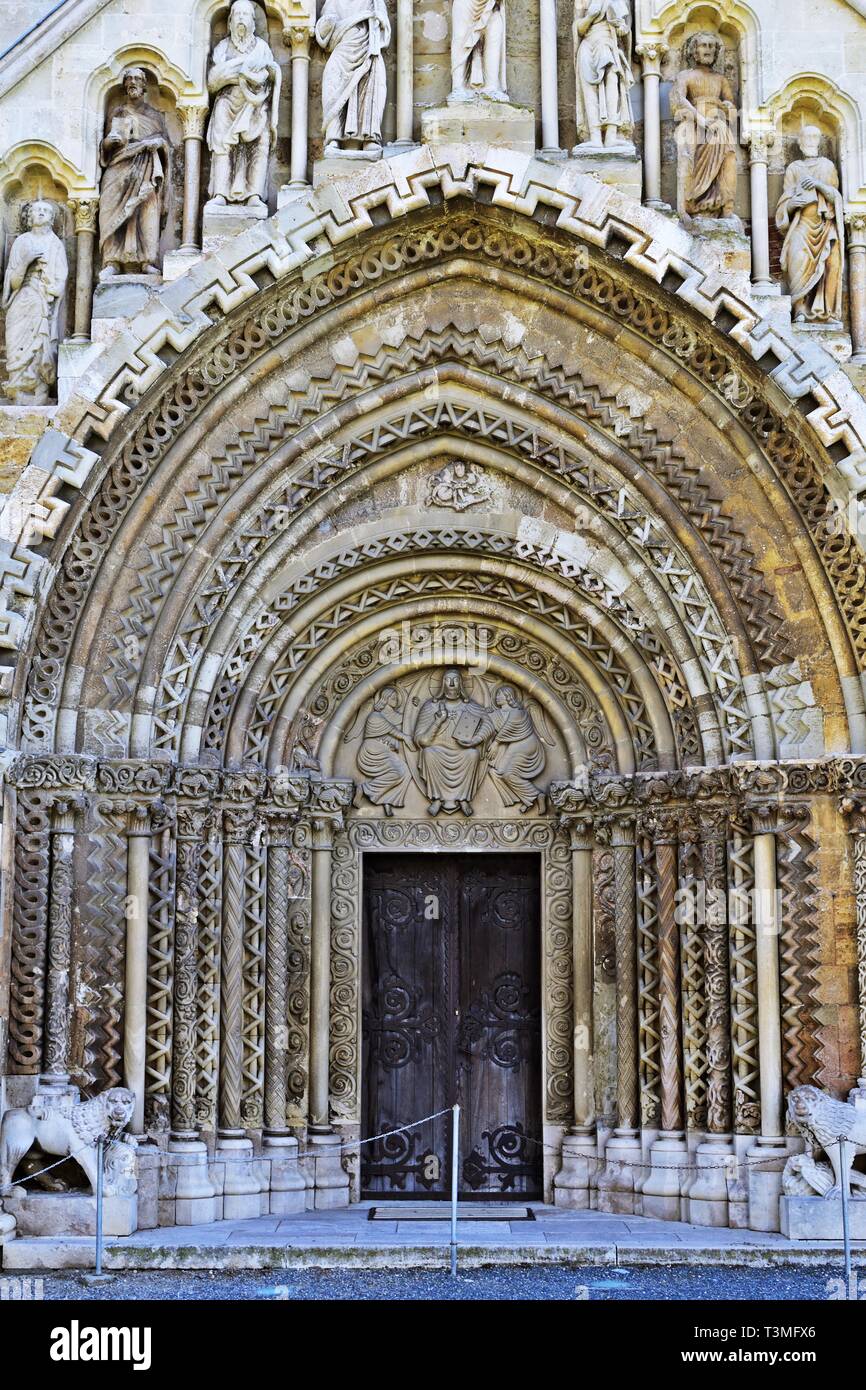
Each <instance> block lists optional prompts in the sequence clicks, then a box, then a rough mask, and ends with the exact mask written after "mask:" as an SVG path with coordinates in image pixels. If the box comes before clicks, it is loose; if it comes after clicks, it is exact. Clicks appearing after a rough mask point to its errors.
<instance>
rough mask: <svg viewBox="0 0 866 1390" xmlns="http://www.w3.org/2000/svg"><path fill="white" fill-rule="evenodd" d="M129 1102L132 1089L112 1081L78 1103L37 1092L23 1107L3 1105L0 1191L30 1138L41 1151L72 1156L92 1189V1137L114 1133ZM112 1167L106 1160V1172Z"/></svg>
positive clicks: (130, 1108) (123, 1121) (7, 1186)
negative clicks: (94, 1094) (103, 1088)
mask: <svg viewBox="0 0 866 1390" xmlns="http://www.w3.org/2000/svg"><path fill="white" fill-rule="evenodd" d="M134 1108H135V1097H134V1095H133V1093H132V1091H128V1090H126V1088H125V1087H123V1086H114V1087H112V1088H111V1089H110V1090H108V1091H103V1092H102V1094H101V1095H98V1096H95V1097H94V1098H93V1100H85V1101H81V1102H79V1103H75V1102H73V1101H72V1098H71V1096H69V1094H68V1093H67V1094H66V1095H64V1096H62V1097H59V1098H58V1097H56V1096H50V1095H46V1094H45V1093H44V1092H42V1093H40V1092H37V1093H36V1095H35V1096H34V1097H33V1099H32V1101H31V1102H30V1104H29V1105H28V1107H27V1109H26V1110H25V1109H23V1108H22V1109H15V1110H7V1111H6V1114H5V1115H4V1116H3V1122H2V1125H0V1193H2V1192H8V1191H9V1190H10V1186H11V1183H12V1178H13V1176H14V1173H15V1169H16V1168H17V1167H18V1164H19V1163H20V1162H21V1159H22V1158H23V1157H24V1155H25V1154H26V1153H27V1152H28V1151H29V1150H30V1149H31V1148H32V1146H33V1145H34V1144H38V1145H39V1146H40V1148H41V1149H42V1150H43V1152H44V1153H46V1154H56V1155H58V1157H63V1158H67V1157H68V1158H74V1159H75V1160H76V1162H78V1163H80V1164H81V1167H82V1168H83V1169H84V1173H85V1175H86V1177H87V1180H88V1182H89V1183H90V1186H91V1188H92V1190H93V1191H94V1192H95V1191H96V1164H97V1157H96V1153H97V1151H96V1144H97V1140H99V1139H111V1138H113V1137H115V1136H117V1135H119V1134H120V1131H121V1130H122V1129H124V1128H125V1127H126V1126H127V1125H128V1124H129V1121H130V1120H131V1118H132V1112H133V1110H134ZM123 1166H124V1165H121V1167H123ZM112 1172H113V1168H112V1167H111V1165H107V1167H106V1173H107V1174H109V1175H110V1174H111V1173H112ZM127 1180H128V1177H127ZM109 1187H110V1182H107V1183H106V1190H109Z"/></svg>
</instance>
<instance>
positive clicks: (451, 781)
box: [414, 667, 496, 816]
mask: <svg viewBox="0 0 866 1390" xmlns="http://www.w3.org/2000/svg"><path fill="white" fill-rule="evenodd" d="M495 732H496V726H495V724H494V722H493V719H492V718H491V715H490V711H489V710H487V709H485V707H484V705H480V704H478V702H477V701H476V700H473V699H472V697H471V696H470V695H469V693H468V691H467V690H466V688H465V685H464V679H463V676H462V674H461V672H460V671H458V670H456V669H455V668H453V667H452V668H451V669H449V670H447V671H446V672H445V674H444V675H443V677H442V685H441V688H440V691H439V694H438V695H433V696H432V697H431V698H430V699H429V700H426V701H425V702H424V704H423V705H422V706H421V709H420V711H419V713H418V719H417V722H416V724H415V736H414V743H415V746H416V747H417V748H418V749H419V750H420V751H419V754H418V772H419V775H420V778H421V782H422V784H423V786H424V788H425V791H426V794H427V797H428V800H429V803H430V804H429V807H428V810H429V812H430V814H431V816H435V815H438V814H439V812H440V811H457V810H460V811H462V812H463V814H464V815H465V816H471V815H472V798H473V797H474V795H475V793H476V792H477V790H478V788H479V786H480V785H481V783H482V781H483V780H484V778H485V776H486V775H487V767H488V758H487V750H488V747H489V744H490V742H491V740H492V738H493V736H494V734H495Z"/></svg>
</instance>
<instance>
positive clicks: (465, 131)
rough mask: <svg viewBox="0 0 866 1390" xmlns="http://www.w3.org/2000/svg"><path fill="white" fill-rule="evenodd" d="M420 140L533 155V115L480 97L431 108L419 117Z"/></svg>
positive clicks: (507, 103) (521, 109) (433, 143)
mask: <svg viewBox="0 0 866 1390" xmlns="http://www.w3.org/2000/svg"><path fill="white" fill-rule="evenodd" d="M421 140H422V142H423V143H424V144H425V145H506V146H507V147H508V148H509V149H512V150H518V151H520V152H521V153H526V154H532V153H533V151H534V150H535V112H534V111H530V110H528V108H527V107H525V106H512V105H511V104H510V102H507V101H489V100H486V99H485V98H483V97H478V98H477V100H475V101H455V102H454V103H453V104H450V105H448V106H431V107H429V108H428V109H427V110H426V111H422V113H421Z"/></svg>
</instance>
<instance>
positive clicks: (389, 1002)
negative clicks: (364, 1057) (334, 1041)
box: [364, 975, 438, 1071]
mask: <svg viewBox="0 0 866 1390" xmlns="http://www.w3.org/2000/svg"><path fill="white" fill-rule="evenodd" d="M421 1001H422V993H421V990H420V989H410V988H409V986H408V985H407V983H406V981H405V980H401V979H400V977H399V975H391V976H389V977H388V979H386V980H382V981H380V982H379V983H378V986H377V989H376V993H375V996H374V998H373V1002H372V1006H371V1008H370V1009H369V1010H368V1012H367V1013H366V1015H365V1018H364V1028H365V1029H366V1031H367V1035H368V1037H369V1040H370V1059H371V1060H372V1061H376V1062H378V1063H380V1065H381V1066H382V1067H383V1069H384V1070H385V1071H395V1070H396V1069H397V1068H399V1067H405V1066H408V1064H409V1063H410V1062H411V1061H412V1060H413V1059H414V1058H417V1057H420V1056H421V1054H422V1052H423V1048H424V1044H425V1043H426V1042H429V1041H430V1040H432V1039H433V1038H435V1036H436V1034H437V1032H438V1020H437V1019H436V1018H435V1016H434V1014H433V1010H432V1009H430V1008H427V1009H422V1008H421Z"/></svg>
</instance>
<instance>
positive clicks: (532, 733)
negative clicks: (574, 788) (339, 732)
mask: <svg viewBox="0 0 866 1390" xmlns="http://www.w3.org/2000/svg"><path fill="white" fill-rule="evenodd" d="M344 747H345V750H346V754H345V760H344V765H343V766H341V768H340V775H341V776H350V777H353V778H354V779H355V783H356V794H355V807H356V808H357V809H362V808H367V809H369V808H377V809H380V810H381V811H382V812H383V814H384V815H386V816H393V815H394V814H395V812H397V813H403V812H405V813H406V814H407V815H419V814H421V815H423V814H424V813H425V812H426V814H428V815H431V816H440V815H441V816H445V815H453V814H459V815H463V816H471V815H474V814H490V815H501V814H502V813H503V811H511V812H514V811H518V812H519V813H521V814H524V815H525V814H528V813H531V812H538V813H539V814H544V812H545V810H546V795H545V793H546V788H547V786H548V785H549V783H550V782H551V781H552V780H554V779H555V778H556V777H557V776H558V775H559V773H558V769H560V768H563V767H565V766H566V765H567V759H566V756H565V753H564V750H563V748H562V745H561V742H560V739H559V737H558V736H557V734H556V732H555V731H554V729H553V728H552V726H551V721H550V719H549V716H548V714H547V713H546V711H545V710H544V709H543V707H542V706H541V705H540V703H539V702H538V701H537V700H535V699H533V698H532V697H528V696H526V695H525V694H524V692H522V691H521V690H519V689H518V688H517V687H516V686H515V685H512V684H509V683H508V682H507V681H501V680H499V679H498V678H497V677H495V676H493V675H491V673H490V672H485V673H484V674H483V675H481V674H479V673H478V672H476V671H472V672H470V671H468V670H465V669H461V668H458V667H449V668H447V669H445V670H433V671H424V672H423V673H422V674H420V675H419V674H418V673H414V674H413V675H412V676H409V677H405V678H402V679H400V680H398V681H395V682H394V683H392V684H389V685H386V686H383V687H382V688H381V689H380V690H379V691H377V693H376V695H375V696H373V697H372V699H370V700H368V701H367V702H366V703H365V704H364V705H363V706H362V708H361V709H360V710H359V712H358V714H357V715H356V717H355V719H354V721H353V723H352V725H351V727H350V728H349V730H348V733H347V735H346V741H345V745H344Z"/></svg>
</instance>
